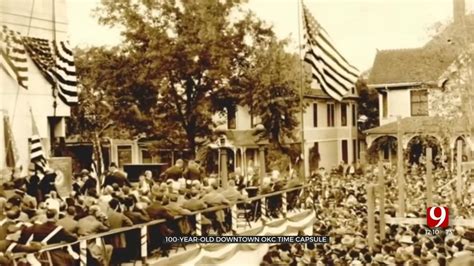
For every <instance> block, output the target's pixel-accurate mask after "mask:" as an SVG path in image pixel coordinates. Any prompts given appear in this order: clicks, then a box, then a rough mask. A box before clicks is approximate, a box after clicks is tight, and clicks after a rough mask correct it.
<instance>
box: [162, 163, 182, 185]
mask: <svg viewBox="0 0 474 266" xmlns="http://www.w3.org/2000/svg"><path fill="white" fill-rule="evenodd" d="M183 171H184V161H183V160H182V159H178V160H176V163H175V165H173V166H171V167H170V168H168V169H166V171H164V172H163V173H162V174H161V175H160V179H161V180H168V179H173V180H175V181H176V180H178V179H179V178H181V177H182V176H183Z"/></svg>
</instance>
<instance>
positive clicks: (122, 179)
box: [102, 171, 132, 187]
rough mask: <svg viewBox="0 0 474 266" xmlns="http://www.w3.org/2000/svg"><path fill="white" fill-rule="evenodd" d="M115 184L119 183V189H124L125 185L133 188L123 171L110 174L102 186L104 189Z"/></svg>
mask: <svg viewBox="0 0 474 266" xmlns="http://www.w3.org/2000/svg"><path fill="white" fill-rule="evenodd" d="M113 183H117V185H119V187H123V186H124V185H127V186H129V187H131V186H132V185H131V184H130V182H129V181H128V179H127V176H126V175H125V173H124V172H122V171H115V172H113V173H109V174H108V175H107V176H106V177H105V180H104V184H103V185H102V187H106V186H111V185H112V184H113Z"/></svg>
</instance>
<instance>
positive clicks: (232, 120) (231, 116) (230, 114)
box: [227, 107, 237, 129]
mask: <svg viewBox="0 0 474 266" xmlns="http://www.w3.org/2000/svg"><path fill="white" fill-rule="evenodd" d="M236 127H237V121H236V110H235V107H228V108H227V129H236Z"/></svg>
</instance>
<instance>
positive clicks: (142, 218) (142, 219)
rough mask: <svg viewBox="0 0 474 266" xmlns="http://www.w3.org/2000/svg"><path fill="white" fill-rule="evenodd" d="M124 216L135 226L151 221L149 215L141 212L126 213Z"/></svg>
mask: <svg viewBox="0 0 474 266" xmlns="http://www.w3.org/2000/svg"><path fill="white" fill-rule="evenodd" d="M123 214H125V216H127V217H128V218H129V219H130V220H132V222H133V223H134V224H142V223H146V222H149V221H150V216H148V213H146V212H142V211H140V210H133V211H124V212H123Z"/></svg>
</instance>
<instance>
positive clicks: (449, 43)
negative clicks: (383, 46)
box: [368, 15, 474, 87]
mask: <svg viewBox="0 0 474 266" xmlns="http://www.w3.org/2000/svg"><path fill="white" fill-rule="evenodd" d="M473 42H474V15H467V16H465V17H464V20H463V23H450V24H449V25H447V26H445V27H444V28H443V29H442V30H441V31H440V32H439V33H438V34H436V35H435V36H433V38H432V39H431V40H430V41H428V42H427V43H426V44H425V45H424V46H422V47H420V48H414V49H397V50H382V51H377V55H376V56H375V60H374V64H373V67H372V71H371V72H370V75H369V79H368V84H369V85H370V86H375V87H377V85H378V86H380V85H382V86H385V85H391V86H393V87H396V86H400V87H403V86H406V85H408V84H413V83H418V84H419V83H430V82H437V81H438V78H439V77H440V76H441V74H442V73H443V72H444V71H445V70H446V69H447V68H448V66H449V65H451V64H452V63H453V62H454V60H455V59H456V58H457V57H458V56H459V55H460V54H461V53H462V52H463V51H465V44H466V43H473Z"/></svg>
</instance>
